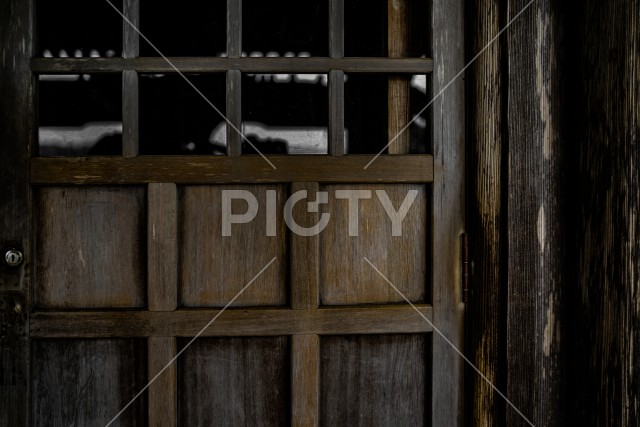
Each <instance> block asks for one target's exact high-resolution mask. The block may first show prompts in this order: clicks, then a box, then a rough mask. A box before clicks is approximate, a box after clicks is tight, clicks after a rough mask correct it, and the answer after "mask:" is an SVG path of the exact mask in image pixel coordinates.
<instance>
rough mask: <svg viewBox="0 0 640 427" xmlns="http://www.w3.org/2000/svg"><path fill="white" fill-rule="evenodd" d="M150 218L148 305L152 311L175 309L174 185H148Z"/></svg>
mask: <svg viewBox="0 0 640 427" xmlns="http://www.w3.org/2000/svg"><path fill="white" fill-rule="evenodd" d="M147 217H148V219H147V300H148V307H149V310H153V311H173V310H175V309H176V305H177V295H178V236H177V234H178V195H177V190H176V185H175V184H167V183H165V184H149V187H148V190H147Z"/></svg>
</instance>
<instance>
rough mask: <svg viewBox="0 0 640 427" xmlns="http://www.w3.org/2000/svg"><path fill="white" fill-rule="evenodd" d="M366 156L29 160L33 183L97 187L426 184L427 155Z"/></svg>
mask: <svg viewBox="0 0 640 427" xmlns="http://www.w3.org/2000/svg"><path fill="white" fill-rule="evenodd" d="M371 159H372V156H370V155H357V156H356V155H353V156H339V157H331V156H282V155H280V156H271V155H270V156H269V160H270V161H271V162H272V163H273V164H274V165H275V166H276V168H277V169H275V170H274V169H273V168H272V167H271V166H270V165H269V164H268V163H267V162H266V161H265V160H264V159H262V158H261V157H260V156H256V155H254V156H241V157H226V156H166V157H159V156H157V157H156V156H138V157H133V158H119V157H67V158H44V157H42V158H33V159H31V183H32V184H46V185H49V184H58V185H71V184H73V185H98V184H148V183H153V182H175V183H176V184H206V183H210V184H213V183H272V182H295V181H300V182H340V183H349V182H351V183H356V182H358V183H376V182H413V183H421V182H431V181H432V180H433V157H432V156H430V155H412V156H380V157H378V159H377V160H376V161H375V162H373V163H372V164H371V166H369V167H368V168H367V169H364V167H365V166H366V164H367V163H369V161H370V160H371Z"/></svg>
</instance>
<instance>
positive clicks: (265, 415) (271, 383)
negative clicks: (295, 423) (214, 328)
mask: <svg viewBox="0 0 640 427" xmlns="http://www.w3.org/2000/svg"><path fill="white" fill-rule="evenodd" d="M185 341H186V340H181V344H182V345H184V344H185ZM177 363H178V378H179V389H180V392H179V393H178V396H179V419H180V422H181V424H183V425H188V426H203V427H204V426H211V425H216V426H230V427H231V426H238V425H247V426H248V425H256V426H257V425H260V426H283V425H288V424H289V394H290V393H289V381H288V377H289V372H288V371H289V338H288V337H259V338H258V337H255V338H200V339H198V340H196V341H194V343H193V344H192V345H191V346H190V347H189V348H188V349H187V350H186V351H185V352H184V354H183V355H182V356H181V357H180V358H179V359H178V361H177Z"/></svg>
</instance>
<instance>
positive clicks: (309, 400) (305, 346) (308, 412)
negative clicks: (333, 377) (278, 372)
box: [291, 335, 320, 427]
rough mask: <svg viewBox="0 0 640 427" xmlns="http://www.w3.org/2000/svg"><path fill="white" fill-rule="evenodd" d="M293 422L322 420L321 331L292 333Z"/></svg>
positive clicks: (298, 425) (307, 426) (297, 426)
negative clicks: (319, 333)
mask: <svg viewBox="0 0 640 427" xmlns="http://www.w3.org/2000/svg"><path fill="white" fill-rule="evenodd" d="M291 340H292V342H291V425H292V426H293V427H303V426H304V427H313V426H317V425H318V423H319V407H320V339H319V337H318V335H294V336H293V337H291Z"/></svg>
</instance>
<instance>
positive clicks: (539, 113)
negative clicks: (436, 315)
mask: <svg viewBox="0 0 640 427" xmlns="http://www.w3.org/2000/svg"><path fill="white" fill-rule="evenodd" d="M526 3H527V2H526V1H508V2H507V10H506V13H507V16H509V17H511V16H514V15H515V14H516V13H517V12H519V11H520V10H522V8H523V7H524V6H525V4H526ZM557 9H558V6H557V5H556V4H555V3H553V2H551V1H543V2H536V3H533V5H532V6H531V8H530V9H529V10H527V11H526V12H525V13H524V14H523V15H522V16H520V18H519V19H518V21H517V23H514V24H513V25H512V26H511V27H510V29H509V32H508V33H506V34H505V35H506V40H505V41H506V43H507V47H506V49H507V51H508V64H507V71H508V75H509V76H510V78H509V83H508V87H507V88H506V96H507V102H508V109H507V113H506V123H507V132H508V135H509V141H508V144H509V146H508V171H507V173H508V179H507V180H508V184H507V185H508V201H507V211H508V213H509V216H508V223H507V233H508V234H507V239H508V241H507V244H508V248H509V251H508V256H507V269H506V272H504V273H503V274H506V275H507V278H508V284H507V300H508V303H507V318H506V340H507V344H506V351H507V377H506V381H507V388H506V393H505V394H506V395H507V396H509V399H510V400H511V401H512V402H513V404H514V405H515V406H516V407H517V408H518V409H519V410H520V411H521V412H522V414H524V416H525V417H527V418H529V419H530V421H531V422H533V423H534V424H536V425H545V426H556V425H558V426H559V425H565V423H566V420H565V419H564V418H563V412H562V411H561V406H562V405H563V397H565V396H566V394H565V393H562V390H561V381H562V377H563V375H564V372H563V370H562V366H561V359H560V353H559V350H560V336H561V335H562V332H561V327H562V325H561V319H562V313H561V310H560V308H561V301H562V299H563V286H562V285H563V283H564V281H565V280H566V279H565V276H564V272H563V268H564V267H563V266H562V260H563V259H564V257H565V252H564V250H565V235H564V232H565V228H564V227H563V222H562V218H563V217H562V210H563V207H562V203H563V199H564V198H563V196H564V193H563V192H562V187H561V186H560V185H558V184H559V183H560V182H562V179H561V177H562V176H563V174H562V172H563V163H562V162H563V150H562V148H561V146H560V143H561V141H562V138H561V134H560V130H561V127H560V120H559V119H560V117H561V102H562V97H561V92H560V88H561V82H560V76H561V74H560V71H559V69H560V64H559V58H560V57H559V55H560V53H559V52H561V51H562V48H561V45H560V40H561V37H562V35H561V31H562V30H561V26H560V24H559V21H558V20H559V15H558V13H557ZM511 76H518V77H517V78H511ZM506 424H507V425H509V426H512V425H513V426H525V425H527V423H526V421H525V420H524V419H523V417H522V416H521V415H520V414H518V413H517V412H516V411H514V410H513V409H512V408H510V407H508V408H507V410H506Z"/></svg>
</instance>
